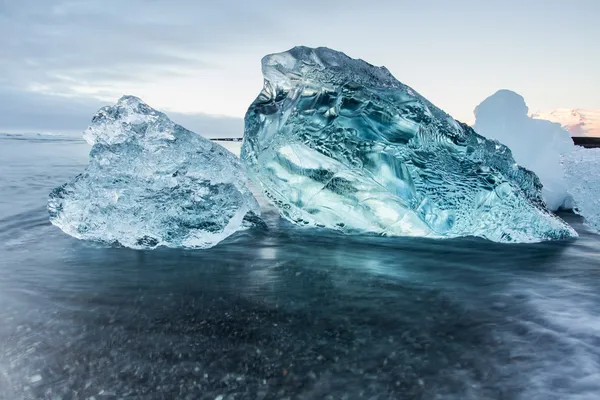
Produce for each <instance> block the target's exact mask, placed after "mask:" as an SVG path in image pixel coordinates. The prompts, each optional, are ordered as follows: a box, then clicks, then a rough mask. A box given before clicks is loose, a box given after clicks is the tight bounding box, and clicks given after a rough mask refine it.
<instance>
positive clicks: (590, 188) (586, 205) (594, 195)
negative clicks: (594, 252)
mask: <svg viewBox="0 0 600 400" xmlns="http://www.w3.org/2000/svg"><path fill="white" fill-rule="evenodd" d="M563 166H564V169H565V179H566V182H567V185H568V190H569V193H570V194H571V196H573V201H574V203H575V212H576V213H577V214H580V215H582V216H583V217H584V218H585V222H586V224H587V225H588V226H590V227H591V228H593V229H594V230H596V231H597V232H600V176H599V175H598V173H597V171H598V169H600V149H584V148H583V147H579V146H575V148H574V149H573V151H571V152H570V153H567V154H565V155H564V156H563Z"/></svg>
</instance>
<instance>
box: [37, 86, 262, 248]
mask: <svg viewBox="0 0 600 400" xmlns="http://www.w3.org/2000/svg"><path fill="white" fill-rule="evenodd" d="M84 138H85V139H86V140H87V141H88V142H89V143H90V144H92V145H93V147H92V150H91V152H90V163H89V165H88V167H87V169H86V170H85V171H84V172H83V173H82V174H81V175H78V176H77V177H76V178H75V179H73V181H71V182H69V183H67V184H65V185H63V186H60V187H58V188H56V189H54V190H53V191H52V193H51V194H50V199H49V202H48V210H49V212H50V221H51V222H52V223H53V224H54V225H56V226H58V227H59V228H60V229H62V230H63V231H65V232H66V233H68V234H69V235H71V236H74V237H76V238H79V239H90V240H98V241H103V242H109V243H118V244H121V245H123V246H127V247H132V248H154V247H157V246H168V247H189V248H206V247H211V246H214V245H215V244H217V243H219V242H220V241H221V240H223V239H225V238H226V237H227V236H229V235H231V234H232V233H234V232H236V231H237V230H238V229H240V228H241V227H242V226H243V225H245V222H243V220H244V218H245V217H246V221H252V220H253V219H255V218H257V216H258V215H260V211H259V207H258V203H257V202H256V200H255V199H254V197H253V196H252V194H251V193H250V191H249V190H248V188H247V186H246V184H247V179H248V178H247V175H246V174H245V172H244V170H243V168H242V166H241V164H240V162H239V159H238V158H237V157H235V156H234V155H233V154H231V153H230V152H229V151H227V150H225V149H224V148H223V147H221V146H219V145H218V144H215V143H213V142H211V141H210V140H208V139H205V138H203V137H201V136H200V135H198V134H196V133H194V132H191V131H188V130H187V129H185V128H183V127H181V126H179V125H177V124H175V123H173V122H172V121H171V120H169V118H168V117H167V116H166V115H165V114H163V113H160V112H158V111H156V110H154V109H152V108H151V107H149V106H148V105H146V104H144V103H143V102H142V101H141V100H140V99H138V98H136V97H132V96H126V97H123V98H121V99H120V100H119V102H118V103H117V104H116V105H115V106H112V107H104V108H102V109H101V110H100V111H99V112H98V113H97V114H96V116H95V117H94V118H93V120H92V124H91V125H90V127H89V128H88V129H87V130H86V131H85V133H84Z"/></svg>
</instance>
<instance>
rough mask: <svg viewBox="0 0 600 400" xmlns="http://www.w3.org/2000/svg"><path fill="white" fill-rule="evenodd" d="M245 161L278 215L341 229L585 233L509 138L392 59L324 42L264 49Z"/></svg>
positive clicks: (531, 236)
mask: <svg viewBox="0 0 600 400" xmlns="http://www.w3.org/2000/svg"><path fill="white" fill-rule="evenodd" d="M263 74H264V76H265V85H264V89H263V91H262V92H261V93H260V95H259V96H258V98H257V99H256V100H255V101H254V103H253V104H252V105H251V106H250V108H249V110H248V113H247V114H246V130H245V137H244V144H243V148H242V154H241V157H242V160H243V161H244V162H245V163H246V164H247V165H248V167H249V169H250V171H251V172H252V174H253V175H254V176H255V177H256V178H257V180H258V181H259V182H260V183H261V185H262V188H263V190H264V192H265V195H266V196H267V198H268V199H269V200H270V201H271V202H272V203H273V204H275V205H276V206H277V207H278V208H279V210H280V212H281V214H282V215H283V216H284V217H285V218H287V219H289V220H290V221H293V222H295V223H297V224H300V225H308V226H311V225H314V226H324V227H328V228H333V229H338V230H340V231H343V232H347V233H352V232H374V233H378V234H384V235H407V236H429V237H438V238H441V237H456V236H465V235H475V236H481V237H485V238H488V239H491V240H495V241H500V242H535V241H540V240H546V239H560V238H567V237H572V236H576V233H575V232H574V231H573V230H572V229H571V228H570V227H569V226H568V225H566V224H565V223H564V222H563V221H561V220H560V219H558V218H557V217H555V216H554V215H552V214H551V213H549V212H548V211H547V210H546V208H545V205H544V202H543V200H542V197H541V185H540V183H539V180H538V179H537V177H536V176H535V175H534V174H533V173H531V172H529V171H527V170H524V169H522V168H520V167H518V166H517V165H516V164H515V162H514V160H513V158H512V156H511V153H510V150H509V149H508V148H506V147H505V146H502V145H500V144H498V143H497V142H493V141H490V140H486V139H485V138H483V137H481V136H479V135H477V134H476V133H475V132H474V131H473V130H472V129H471V128H470V127H468V126H466V125H464V124H462V123H460V122H457V121H455V120H454V119H452V118H451V117H450V116H448V115H447V114H445V113H444V112H443V111H441V110H440V109H438V108H436V107H435V106H434V105H433V104H431V103H430V102H429V101H427V100H426V99H425V98H423V97H421V96H420V95H419V94H418V93H416V92H415V91H413V90H412V89H411V88H409V87H407V86H405V85H403V84H402V83H400V82H398V81H397V80H396V79H395V78H394V77H393V76H392V75H391V74H390V73H389V71H388V70H386V69H385V68H377V67H374V66H372V65H370V64H368V63H366V62H364V61H362V60H354V59H351V58H349V57H347V56H346V55H344V54H342V53H339V52H336V51H333V50H330V49H326V48H318V49H310V48H306V47H296V48H294V49H292V50H290V51H288V52H285V53H280V54H273V55H269V56H266V57H265V58H264V59H263Z"/></svg>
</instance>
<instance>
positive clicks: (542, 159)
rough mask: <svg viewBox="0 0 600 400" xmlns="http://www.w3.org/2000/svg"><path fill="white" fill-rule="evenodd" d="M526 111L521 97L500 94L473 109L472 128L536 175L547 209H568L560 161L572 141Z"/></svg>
mask: <svg viewBox="0 0 600 400" xmlns="http://www.w3.org/2000/svg"><path fill="white" fill-rule="evenodd" d="M527 111H528V108H527V105H526V104H525V100H524V99H523V97H521V96H520V95H518V94H517V93H514V92H511V91H510V90H499V91H498V92H496V93H495V94H494V95H492V96H490V97H488V98H487V99H485V100H484V101H483V102H482V103H481V104H480V105H478V106H477V107H476V108H475V118H476V121H475V125H474V126H473V128H475V130H476V131H477V132H478V133H479V134H480V135H483V136H485V137H487V138H490V139H495V140H498V141H499V142H500V143H502V144H505V145H506V146H508V147H509V148H510V150H511V151H512V154H513V157H514V159H515V161H516V162H517V163H518V164H519V165H521V166H523V167H525V168H527V169H529V170H531V171H533V172H535V174H536V175H537V176H538V177H539V178H540V181H541V182H542V185H544V188H543V191H542V194H543V197H544V200H545V201H546V204H547V206H548V208H549V209H551V210H553V211H555V210H557V209H559V208H560V207H561V206H562V207H567V208H568V207H570V205H571V204H570V199H569V196H568V193H567V185H566V184H565V182H564V178H563V170H562V167H561V165H560V157H561V154H565V153H568V152H569V151H571V150H572V149H573V147H574V145H573V140H572V139H571V136H570V135H569V132H567V131H566V130H564V129H563V128H562V127H561V126H560V124H556V123H553V122H550V121H546V120H541V119H533V118H531V117H529V116H528V115H527Z"/></svg>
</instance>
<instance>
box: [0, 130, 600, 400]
mask: <svg viewBox="0 0 600 400" xmlns="http://www.w3.org/2000/svg"><path fill="white" fill-rule="evenodd" d="M88 151H89V148H88V146H87V145H86V144H85V143H84V142H83V141H80V140H76V139H68V138H60V137H54V138H43V137H39V138H36V139H28V138H26V137H20V138H19V137H14V136H0V321H1V323H0V398H1V399H7V400H8V399H10V400H17V399H86V398H88V399H91V398H94V399H118V398H123V399H174V398H178V399H179V398H182V399H211V400H212V399H221V400H226V399H285V398H289V399H326V398H331V399H361V398H364V399H528V400H532V399H540V400H542V399H543V400H548V399H598V398H600V307H599V306H600V258H599V256H600V240H599V239H600V237H599V236H597V235H594V234H591V233H589V232H587V231H586V230H585V228H584V227H583V225H582V223H581V220H580V219H579V218H578V217H576V216H574V215H571V214H564V215H563V217H564V218H566V219H567V220H568V221H569V222H570V223H572V224H573V225H574V227H575V228H576V229H577V230H578V232H579V233H580V234H581V237H580V238H579V239H577V240H571V241H564V242H554V243H541V244H535V245H502V244H495V243H491V242H486V241H483V240H479V239H471V238H467V239H460V240H445V241H435V240H425V239H414V238H408V239H405V238H392V239H390V238H376V237H359V236H355V237H346V236H342V235H339V234H337V233H332V232H328V231H320V232H319V231H314V230H304V229H300V228H296V227H292V226H290V225H289V224H287V223H286V222H284V221H281V220H280V219H279V218H278V217H277V213H276V212H275V211H274V210H272V209H268V208H267V211H266V213H265V218H266V220H267V223H268V225H269V229H268V230H266V231H247V232H242V233H239V234H236V235H234V236H233V237H231V238H229V239H228V240H227V241H226V242H224V243H221V244H220V245H218V246H216V247H215V248H213V249H209V250H203V251H182V250H169V249H159V250H155V251H134V250H129V249H122V248H108V247H103V246H100V245H96V244H93V243H86V242H81V241H78V240H76V239H73V238H70V237H68V236H66V235H65V234H63V233H62V232H61V231H60V230H58V229H57V228H55V227H52V226H51V225H50V224H49V223H48V218H47V213H46V209H45V201H46V196H47V194H48V193H49V191H50V190H51V188H53V187H54V186H57V185H59V184H61V183H63V182H66V181H67V180H68V179H70V178H71V177H72V176H74V175H75V174H77V173H78V172H81V171H82V170H83V168H84V165H85V164H86V162H87V152H88Z"/></svg>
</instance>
